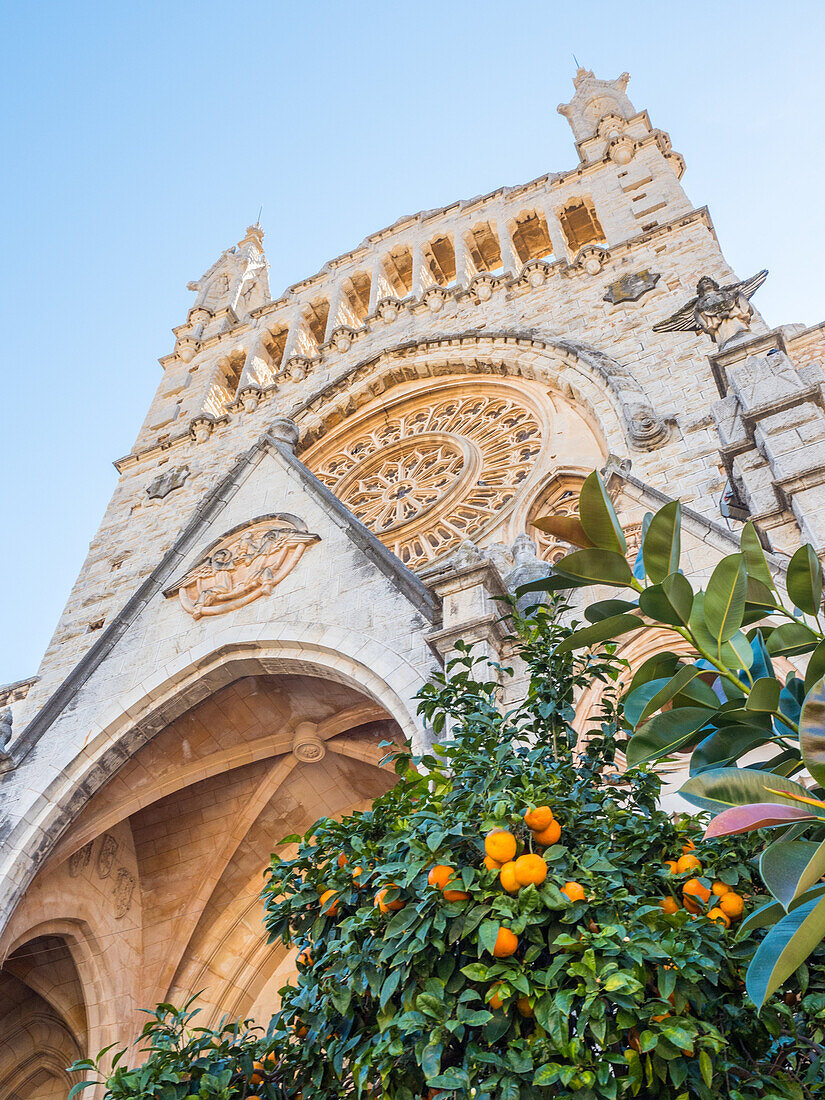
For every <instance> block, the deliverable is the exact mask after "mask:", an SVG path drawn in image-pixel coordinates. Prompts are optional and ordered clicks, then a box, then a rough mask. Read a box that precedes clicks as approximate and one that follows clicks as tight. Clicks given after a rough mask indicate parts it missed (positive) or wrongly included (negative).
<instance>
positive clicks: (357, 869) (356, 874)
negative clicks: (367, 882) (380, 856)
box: [352, 867, 364, 886]
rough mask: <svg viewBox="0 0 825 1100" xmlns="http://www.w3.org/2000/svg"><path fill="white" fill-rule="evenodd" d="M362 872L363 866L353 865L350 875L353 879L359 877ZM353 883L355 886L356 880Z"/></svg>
mask: <svg viewBox="0 0 825 1100" xmlns="http://www.w3.org/2000/svg"><path fill="white" fill-rule="evenodd" d="M363 873H364V868H363V867H353V869H352V877H353V878H354V879H355V878H360V877H361V875H363ZM355 885H356V886H357V885H358V883H357V882H356V884H355Z"/></svg>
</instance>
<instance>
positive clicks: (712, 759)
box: [690, 724, 766, 801]
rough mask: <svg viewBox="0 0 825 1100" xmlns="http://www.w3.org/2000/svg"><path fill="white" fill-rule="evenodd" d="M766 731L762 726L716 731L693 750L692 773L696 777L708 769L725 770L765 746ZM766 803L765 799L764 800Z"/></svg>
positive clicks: (731, 727) (723, 728) (725, 727)
mask: <svg viewBox="0 0 825 1100" xmlns="http://www.w3.org/2000/svg"><path fill="white" fill-rule="evenodd" d="M765 741H766V731H765V730H764V729H763V728H762V727H761V726H745V725H739V724H736V725H733V726H723V727H722V728H721V729H717V730H714V732H713V733H711V734H710V735H709V736H708V737H706V738H705V739H704V741H701V742H700V743H699V744H698V745H697V746H696V748H695V749H694V750H693V755H692V756H691V758H690V772H691V775H695V774H697V773H698V772H701V771H705V770H707V769H708V768H723V767H727V765H729V764H732V763H733V762H734V761H735V760H739V759H741V757H743V756H744V755H745V753H748V752H751V751H752V750H753V749H756V748H758V747H759V746H760V745H763V744H765ZM763 801H764V799H763Z"/></svg>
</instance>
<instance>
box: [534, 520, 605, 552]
mask: <svg viewBox="0 0 825 1100" xmlns="http://www.w3.org/2000/svg"><path fill="white" fill-rule="evenodd" d="M530 522H531V523H532V524H533V526H534V527H538V529H539V531H544V532H545V533H546V534H548V535H552V536H553V537H554V538H557V539H558V540H559V541H560V542H569V543H570V545H571V546H579V547H581V549H582V550H589V549H590V548H591V547H592V546H593V543H592V542H591V540H590V539H589V538H588V537H587V535H586V534H585V533H584V528H583V527H582V524H581V520H580V519H579V517H578V516H554V515H549V516H538V517H537V518H536V519H534V520H531V521H530Z"/></svg>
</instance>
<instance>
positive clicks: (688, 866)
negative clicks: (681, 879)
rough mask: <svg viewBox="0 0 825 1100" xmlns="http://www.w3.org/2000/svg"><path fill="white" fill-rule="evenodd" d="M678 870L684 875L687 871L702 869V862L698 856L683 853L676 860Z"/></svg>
mask: <svg viewBox="0 0 825 1100" xmlns="http://www.w3.org/2000/svg"><path fill="white" fill-rule="evenodd" d="M676 870H677V871H678V872H679V874H680V875H683V874H684V873H685V871H701V870H702V864H701V863H700V862H699V860H698V859H697V858H696V856H691V855H687V854H686V855H683V856H680V857H679V858H678V859H677V860H676Z"/></svg>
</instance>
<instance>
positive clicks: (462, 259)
mask: <svg viewBox="0 0 825 1100" xmlns="http://www.w3.org/2000/svg"><path fill="white" fill-rule="evenodd" d="M453 249H454V251H455V278H456V282H457V283H458V285H459V286H463V287H466V286H469V285H470V280H471V279H472V277H473V275H474V274H475V272H474V271H473V263H472V260H471V259H470V250H469V249H468V248H467V242H466V241H465V240H464V234H463V233H462V232H461V230H460V229H454V230H453Z"/></svg>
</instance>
